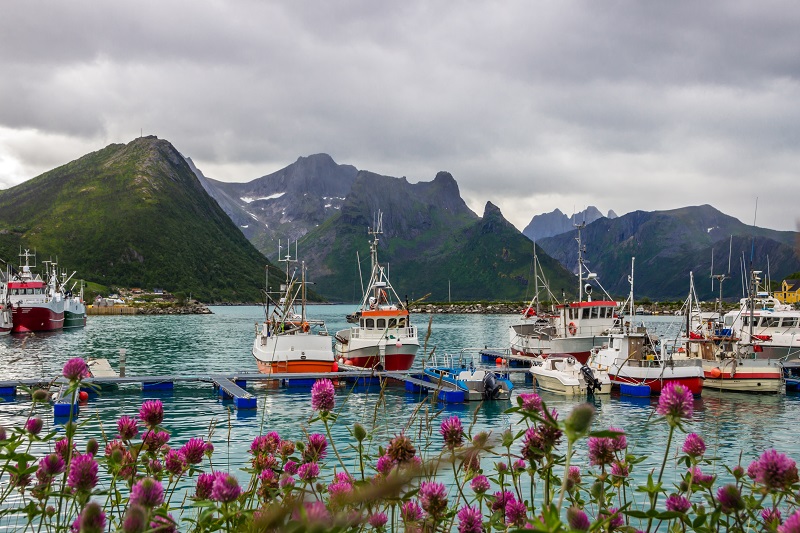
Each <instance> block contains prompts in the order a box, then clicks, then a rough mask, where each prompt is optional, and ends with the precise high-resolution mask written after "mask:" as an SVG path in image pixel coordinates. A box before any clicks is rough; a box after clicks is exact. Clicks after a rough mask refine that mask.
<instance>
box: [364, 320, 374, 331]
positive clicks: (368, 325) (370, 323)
mask: <svg viewBox="0 0 800 533" xmlns="http://www.w3.org/2000/svg"><path fill="white" fill-rule="evenodd" d="M361 327H362V328H367V329H372V328H374V327H375V319H372V318H365V319H362V320H361Z"/></svg>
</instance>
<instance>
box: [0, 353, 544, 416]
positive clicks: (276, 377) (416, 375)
mask: <svg viewBox="0 0 800 533" xmlns="http://www.w3.org/2000/svg"><path fill="white" fill-rule="evenodd" d="M96 361H100V362H96V363H94V364H93V365H92V366H91V367H90V368H91V369H92V374H93V375H92V377H89V378H85V379H84V380H83V381H82V382H81V385H82V389H83V390H87V391H93V389H94V388H102V389H108V388H112V389H113V388H117V387H119V386H120V385H131V384H138V385H140V386H141V388H142V390H143V391H164V390H172V389H173V388H174V385H175V383H209V384H211V385H212V386H213V387H214V388H215V389H217V390H218V391H219V394H220V396H221V397H222V398H225V399H231V400H233V405H234V407H235V408H236V409H239V410H251V409H255V408H256V399H257V398H256V396H255V395H253V394H251V393H249V392H248V391H247V388H246V387H247V382H248V381H249V382H251V383H252V382H277V383H278V384H279V385H280V386H283V387H293V386H294V387H296V386H304V387H308V388H309V389H310V387H311V385H313V383H314V382H315V381H316V380H318V379H323V378H327V379H331V380H338V381H346V382H348V383H353V384H355V385H373V384H380V383H381V382H382V381H383V380H386V379H391V380H395V381H399V382H402V383H404V384H405V388H406V390H407V391H409V392H425V393H426V394H428V393H431V392H432V393H434V394H435V395H436V399H437V400H439V401H443V402H451V403H452V402H463V401H465V400H466V398H465V397H464V394H463V392H462V391H460V390H458V389H457V388H455V387H454V386H453V385H450V384H448V383H444V382H441V383H439V382H433V381H429V380H427V379H425V378H424V376H423V374H421V373H420V371H419V370H408V371H377V370H370V369H356V368H357V367H353V368H347V369H343V370H341V371H339V372H313V373H281V374H260V373H255V372H242V373H237V374H212V375H205V376H199V375H185V376H177V375H176V376H119V375H118V374H117V373H116V372H114V370H113V369H112V368H111V366H110V365H109V364H108V361H106V360H96ZM502 371H503V372H504V373H511V374H514V373H522V372H524V373H527V372H528V370H527V368H506V367H504V368H503V370H502ZM21 386H24V387H30V388H37V387H40V388H47V389H49V390H51V391H53V390H55V387H57V388H58V389H57V391H56V393H55V394H54V395H53V414H54V415H55V416H58V417H63V416H69V414H70V412H72V413H73V414H75V413H76V412H77V409H78V404H77V403H76V404H72V403H71V400H72V398H70V397H68V390H69V389H68V383H67V381H66V380H65V379H64V378H61V377H59V378H57V379H55V380H51V381H47V380H43V379H41V378H38V379H18V380H4V381H0V395H2V396H6V397H13V396H15V395H16V392H17V387H21Z"/></svg>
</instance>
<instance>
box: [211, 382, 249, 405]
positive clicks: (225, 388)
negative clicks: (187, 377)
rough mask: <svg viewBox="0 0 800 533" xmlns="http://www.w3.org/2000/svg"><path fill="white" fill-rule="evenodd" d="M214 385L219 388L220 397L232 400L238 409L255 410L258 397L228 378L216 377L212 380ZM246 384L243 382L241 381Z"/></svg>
mask: <svg viewBox="0 0 800 533" xmlns="http://www.w3.org/2000/svg"><path fill="white" fill-rule="evenodd" d="M212 379H213V380H214V385H215V386H216V387H218V388H219V395H220V396H222V397H223V398H232V399H233V405H234V406H236V408H237V409H255V408H256V397H255V396H253V395H252V394H250V393H249V392H247V391H246V390H244V389H243V388H242V387H240V386H239V385H238V384H236V383H234V382H233V381H231V380H230V379H228V378H224V377H221V376H216V377H213V378H212ZM239 381H240V382H241V383H245V382H244V381H243V380H239Z"/></svg>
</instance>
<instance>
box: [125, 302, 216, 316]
mask: <svg viewBox="0 0 800 533" xmlns="http://www.w3.org/2000/svg"><path fill="white" fill-rule="evenodd" d="M136 314H137V315H212V314H213V313H212V312H211V309H209V308H208V307H206V306H205V305H204V304H201V303H191V304H187V305H182V306H176V305H170V306H163V307H162V306H156V305H148V306H144V307H137V312H136Z"/></svg>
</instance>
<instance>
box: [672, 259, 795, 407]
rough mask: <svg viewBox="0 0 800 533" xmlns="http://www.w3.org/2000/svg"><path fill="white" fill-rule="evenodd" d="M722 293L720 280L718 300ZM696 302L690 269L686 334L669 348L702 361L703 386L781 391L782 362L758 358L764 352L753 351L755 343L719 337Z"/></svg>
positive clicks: (728, 336)
mask: <svg viewBox="0 0 800 533" xmlns="http://www.w3.org/2000/svg"><path fill="white" fill-rule="evenodd" d="M718 279H719V278H718ZM723 279H724V278H723ZM721 293H722V279H720V301H722V294H721ZM697 301H698V300H697V295H696V294H695V290H694V276H693V275H692V273H691V272H690V273H689V296H688V298H687V301H686V303H685V304H684V307H685V308H686V310H687V312H686V316H687V317H688V318H687V320H686V324H685V331H686V332H688V333H686V336H685V337H684V338H682V339H678V340H677V341H676V342H675V343H674V344H675V346H676V347H677V349H673V350H672V351H673V352H674V353H676V354H678V355H684V356H686V357H688V358H693V359H696V360H699V361H701V362H702V366H703V373H704V376H705V383H704V385H703V386H704V387H705V388H707V389H712V390H722V391H733V392H759V393H760V392H763V393H777V392H780V391H781V390H782V387H783V361H782V360H781V359H766V358H762V357H759V356H760V354H761V353H763V352H758V351H755V350H754V348H755V347H756V346H758V345H753V344H750V343H743V342H741V341H739V340H738V339H736V338H734V337H733V336H732V335H730V334H728V335H727V336H725V335H722V336H720V335H719V333H720V332H719V331H718V330H717V329H716V328H714V322H713V320H712V321H708V320H705V319H703V318H702V314H701V313H700V309H699V305H697ZM698 318H699V319H698Z"/></svg>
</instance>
